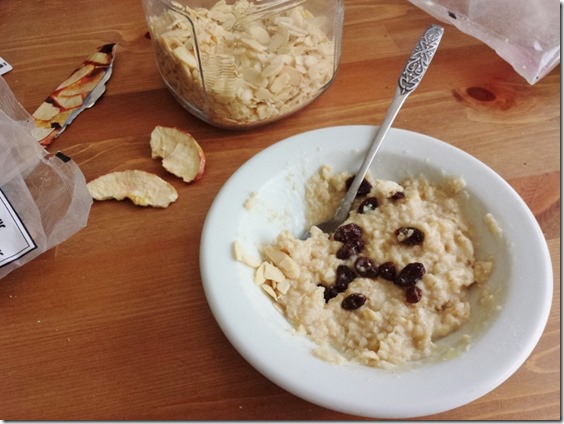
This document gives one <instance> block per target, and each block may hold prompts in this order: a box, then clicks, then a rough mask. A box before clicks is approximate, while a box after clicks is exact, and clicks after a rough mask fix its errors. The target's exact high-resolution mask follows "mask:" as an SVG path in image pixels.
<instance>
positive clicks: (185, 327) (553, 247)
mask: <svg viewBox="0 0 564 424" xmlns="http://www.w3.org/2000/svg"><path fill="white" fill-rule="evenodd" d="M345 5H346V6H345V7H346V9H345V26H344V33H343V54H342V62H341V65H340V69H339V72H338V75H337V78H336V79H335V81H334V83H333V85H332V86H331V87H330V88H329V90H328V91H327V92H326V93H324V94H323V95H322V96H321V97H320V98H319V99H317V100H316V101H315V102H313V103H312V104H311V105H309V106H308V107H306V108H305V109H303V110H302V111H300V112H299V113H296V114H294V115H292V116H290V117H288V118H286V119H284V120H282V121H279V122H277V123H274V124H271V125H268V126H265V127H261V128H257V129H253V130H250V131H244V132H230V131H226V130H221V129H217V128H214V127H211V126H209V125H207V124H205V123H203V122H201V121H199V120H198V119H196V118H195V117H193V116H191V115H190V114H189V113H187V112H186V111H185V110H184V109H183V108H182V107H181V106H179V105H178V104H177V103H176V102H175V100H174V99H173V98H172V96H171V95H170V93H169V92H168V91H167V89H166V88H165V86H164V84H163V82H162V80H161V78H160V76H159V74H158V72H157V69H156V66H155V58H154V55H153V51H152V47H151V41H150V39H149V38H148V36H147V32H148V28H147V25H146V22H145V19H144V15H143V9H142V5H141V1H140V0H119V1H115V0H97V1H93V0H91V1H87V0H77V1H74V2H68V1H62V0H44V1H22V0H2V1H1V2H0V56H1V57H3V58H4V59H5V60H7V61H8V62H9V63H10V64H11V65H12V66H13V68H14V69H13V70H12V71H11V72H9V73H8V74H6V75H5V76H4V78H5V80H6V81H7V83H8V84H9V85H10V87H11V89H12V90H13V92H14V94H15V95H16V97H17V98H18V100H19V101H20V102H21V103H22V105H23V106H24V107H25V108H26V109H27V110H28V111H29V112H33V110H35V108H36V107H37V106H38V105H39V104H40V103H41V102H42V101H43V100H44V99H45V97H46V96H47V95H48V94H49V93H51V91H52V90H53V89H54V88H55V87H56V86H57V85H58V84H59V83H60V82H61V81H62V80H63V79H65V78H66V76H67V75H68V74H69V73H70V72H71V71H72V70H73V69H74V68H76V67H77V66H78V65H79V64H80V63H81V62H82V61H83V60H84V59H85V58H86V57H87V56H89V55H90V54H91V53H92V52H93V51H94V50H95V48H96V47H98V46H100V45H102V44H104V43H113V42H117V43H118V44H119V47H118V50H117V57H116V60H115V64H114V72H113V75H112V78H111V80H110V81H109V83H108V86H107V92H106V94H105V95H104V97H103V98H102V99H101V100H100V101H99V102H98V103H97V104H96V105H95V106H94V107H93V108H92V109H89V110H87V111H85V112H83V113H82V114H81V115H80V116H79V117H78V118H77V119H76V120H75V121H74V122H73V124H72V125H70V126H69V128H68V129H67V130H66V131H65V132H64V133H63V134H62V135H61V137H60V138H58V139H57V140H56V141H55V142H54V143H53V144H52V145H51V147H50V150H51V151H56V150H61V151H63V152H64V153H66V154H67V155H69V156H71V157H72V158H73V159H74V160H75V161H76V162H77V163H78V164H79V165H80V167H81V169H82V171H83V173H84V174H85V176H86V179H87V180H91V179H93V178H95V177H97V176H99V175H101V174H104V173H107V172H110V171H116V170H125V169H132V168H137V169H143V170H146V171H150V172H154V173H156V174H158V175H160V176H162V177H163V178H165V179H166V180H167V181H169V182H170V183H171V184H173V185H174V186H175V188H176V189H177V190H178V192H179V199H178V201H177V202H176V203H174V204H173V205H172V206H170V207H169V208H168V209H166V210H160V209H151V208H140V207H136V206H134V205H133V204H132V203H130V202H128V201H124V202H117V201H107V202H97V203H95V204H94V205H93V207H92V210H91V212H90V217H89V222H88V225H87V227H86V228H84V229H83V230H82V231H80V232H79V233H77V234H76V235H74V236H73V237H71V238H70V239H68V240H67V241H65V242H64V243H62V244H60V245H59V246H57V247H55V248H53V249H51V250H49V251H47V252H45V253H44V254H42V255H41V256H39V257H38V258H36V259H35V260H33V261H32V262H30V263H28V264H27V265H25V266H23V267H22V268H19V269H17V270H16V271H14V272H12V273H11V274H9V275H8V276H7V277H5V278H4V279H2V280H1V281H0V418H2V419H10V420H16V419H18V420H22V419H25V420H39V419H46V420H61V419H71V420H78V419H111V420H117V419H139V420H140V419H159V420H166V419H198V420H200V419H230V420H239V419H244V420H254V419H258V420H264V419H284V420H286V419H299V420H310V419H311V420H326V419H327V420H335V419H339V420H343V419H345V420H349V419H356V418H361V417H353V416H348V415H345V414H342V413H338V412H334V411H332V410H330V409H325V408H322V407H320V406H317V405H314V404H311V403H309V402H307V401H304V400H301V399H300V398H298V397H296V396H294V395H292V394H290V393H288V392H286V391H284V390H283V389H281V388H279V387H278V386H276V385H275V384H273V383H272V382H270V381H269V380H267V379H266V378H265V377H263V376H262V375H261V374H259V373H258V372H257V371H256V370H255V369H254V368H253V367H252V366H251V365H249V364H248V363H247V362H246V361H245V360H244V359H243V358H242V357H241V356H240V355H239V354H238V353H237V351H236V350H235V349H234V348H233V347H232V346H231V345H230V343H229V342H228V341H227V339H226V338H225V336H224V335H223V334H222V332H221V330H220V328H219V327H218V325H217V324H216V322H215V320H214V318H213V316H212V314H211V312H210V309H209V307H208V305H207V303H206V299H205V296H204V292H203V289H202V282H201V278H200V271H199V242H200V235H201V230H202V225H203V222H204V219H205V217H206V214H207V212H208V208H209V207H210V205H211V203H212V201H213V200H214V197H215V195H216V194H217V192H218V191H219V189H220V188H221V186H222V185H223V184H224V183H225V181H226V180H227V178H228V177H229V176H230V175H231V174H232V173H233V172H234V171H235V170H236V169H237V168H238V167H239V166H241V165H242V164H243V163H244V162H245V161H246V160H248V159H249V158H251V157H252V156H253V155H255V154H256V153H258V152H260V151H261V150H263V149H264V148H266V147H268V146H270V145H272V144H273V143H276V142H277V141H279V140H282V139H284V138H286V137H288V136H292V135H295V134H298V133H301V132H303V131H307V130H311V129H315V128H321V127H326V126H332V125H346V124H379V123H380V122H381V120H382V118H383V116H384V113H385V112H386V109H387V107H388V105H389V102H390V99H391V97H392V95H393V92H394V89H395V84H396V81H397V77H398V75H399V71H400V69H401V67H402V66H403V64H404V63H405V60H406V58H407V56H408V54H409V53H410V51H411V49H412V47H413V45H414V43H415V41H416V40H417V39H418V37H419V36H420V34H421V33H422V31H423V29H424V28H425V27H426V26H428V25H429V24H431V23H436V21H435V20H434V19H433V18H432V17H430V16H429V15H427V14H426V13H424V12H423V11H421V10H419V9H417V8H416V7H414V6H413V5H412V4H410V3H409V2H407V1H404V0H345ZM156 125H164V126H177V127H180V128H184V129H186V130H188V131H190V132H191V133H192V135H193V136H194V137H195V138H196V139H197V140H198V141H199V142H200V144H201V145H202V147H203V149H204V151H205V154H206V157H207V168H206V173H205V175H204V177H203V179H202V180H201V181H199V182H198V183H196V184H191V185H186V184H184V183H183V182H182V181H181V180H179V179H175V178H174V177H171V176H170V175H169V174H167V173H166V172H165V171H164V170H163V169H162V167H161V166H160V164H159V162H158V161H154V160H152V159H151V158H150V150H149V147H148V140H149V134H150V132H151V130H152V129H153V128H154V127H155V126H156ZM394 126H395V127H398V128H403V129H407V130H411V131H416V132H420V133H423V134H427V135H430V136H432V137H435V138H438V139H441V140H444V141H446V142H448V143H450V144H452V145H453V146H456V147H459V148H461V149H463V150H464V151H466V152H468V153H470V154H471V155H473V156H475V157H476V158H478V159H479V160H481V161H482V162H484V163H485V164H487V165H488V166H489V167H491V168H492V169H494V170H495V171H496V172H497V173H498V174H500V175H501V176H502V177H503V178H504V179H506V180H507V181H508V182H509V183H510V184H511V185H512V186H513V187H514V188H515V189H516V190H517V192H518V193H519V194H520V195H521V196H522V198H523V199H524V201H525V202H526V203H527V205H528V206H529V207H530V209H531V210H532V212H533V213H534V215H535V217H536V218H537V220H538V222H539V224H540V226H541V228H542V230H543V232H544V235H545V237H546V240H547V243H548V247H549V249H550V252H551V255H552V263H553V271H554V298H553V304H552V310H551V312H550V317H549V321H548V324H547V326H546V329H545V330H544V333H543V335H542V337H541V339H540V342H539V343H538V345H537V346H536V348H535V349H534V351H533V352H532V354H531V355H530V357H529V358H528V360H527V361H526V362H525V363H524V365H523V366H522V367H521V368H520V369H519V370H518V371H517V372H516V373H515V374H514V375H512V376H511V377H510V378H509V379H508V380H506V381H505V382H504V383H503V384H501V385H500V386H499V387H498V388H496V389H495V390H493V391H492V392H490V393H488V394H487V395H485V396H483V397H481V398H479V399H478V400H476V401H474V402H472V403H470V404H468V405H465V406H462V407H459V408H457V409H455V410H452V411H448V412H444V413H441V414H436V415H433V416H429V417H421V418H425V419H436V420H462V419H464V420H482V419H484V420H520V419H534V420H537V419H538V420H540V419H550V420H558V419H560V418H561V412H560V411H561V409H560V284H559V283H560V67H557V68H556V69H555V70H554V71H552V72H551V73H550V74H549V75H547V76H546V77H545V78H543V79H542V80H541V81H540V82H538V83H537V84H535V85H534V86H531V85H529V84H528V83H527V82H526V81H525V80H524V79H523V78H522V77H520V76H519V75H518V74H517V73H516V72H515V71H514V70H513V69H512V67H511V66H510V65H509V64H507V63H506V62H505V61H503V60H502V59H501V58H500V57H499V56H498V55H497V54H496V53H495V51H493V50H492V49H491V48H489V47H488V46H486V45H485V44H483V43H482V42H480V41H478V40H476V39H474V38H472V37H470V36H468V35H465V34H464V33H462V32H460V31H459V30H457V29H456V28H454V27H453V26H450V25H445V35H444V37H443V41H442V43H441V46H440V48H439V51H438V53H437V54H436V56H435V58H434V61H433V64H432V66H431V68H430V70H429V71H428V72H427V74H426V76H425V78H424V80H423V82H422V83H421V85H420V86H419V88H418V89H417V91H416V92H415V93H413V94H412V95H411V96H410V98H409V99H408V101H407V102H406V103H405V105H404V107H403V109H402V110H401V112H400V113H399V115H398V117H397V119H396V121H395V123H394ZM484 189H487V188H484ZM531 283H534V282H531ZM461 384H464V382H461ZM375 418H378V417H375Z"/></svg>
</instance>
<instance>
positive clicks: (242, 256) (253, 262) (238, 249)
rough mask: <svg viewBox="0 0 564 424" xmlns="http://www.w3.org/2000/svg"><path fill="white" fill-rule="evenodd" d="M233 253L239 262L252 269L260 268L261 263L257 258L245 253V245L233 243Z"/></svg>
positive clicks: (237, 242)
mask: <svg viewBox="0 0 564 424" xmlns="http://www.w3.org/2000/svg"><path fill="white" fill-rule="evenodd" d="M233 252H234V254H235V259H236V260H237V261H239V262H241V263H244V264H245V265H248V266H250V267H252V268H258V267H259V266H260V261H259V260H258V259H257V258H255V257H253V256H250V255H248V254H247V252H245V250H244V248H243V245H242V244H241V243H240V242H239V241H238V240H236V241H235V242H234V243H233Z"/></svg>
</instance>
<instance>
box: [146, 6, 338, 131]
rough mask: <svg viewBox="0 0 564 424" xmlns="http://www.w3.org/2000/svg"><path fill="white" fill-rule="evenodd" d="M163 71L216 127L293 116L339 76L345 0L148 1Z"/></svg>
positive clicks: (185, 102)
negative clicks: (336, 75)
mask: <svg viewBox="0 0 564 424" xmlns="http://www.w3.org/2000/svg"><path fill="white" fill-rule="evenodd" d="M143 4H144V8H145V14H146V17H147V22H148V25H149V28H150V33H151V39H152V41H153V46H154V50H155V55H156V59H157V67H158V69H159V72H160V74H161V76H162V78H163V80H164V82H165V83H166V85H167V86H168V88H169V89H170V91H171V92H172V93H173V95H174V97H175V98H176V99H177V101H178V102H179V103H180V104H181V105H182V106H184V107H185V108H186V109H187V110H188V111H189V112H191V113H192V114H193V115H195V116H197V117H198V118H200V119H202V120H204V121H205V122H208V123H210V124H212V125H214V126H217V127H221V128H228V129H244V128H249V127H253V126H257V125H261V124H266V123H269V122H272V121H275V120H278V119H281V118H283V117H286V116H288V115H290V114H292V113H294V112H296V111H298V110H300V109H302V108H303V107H305V106H306V105H308V104H309V103H311V102H312V101H313V100H314V99H316V98H317V97H318V96H319V95H320V94H322V93H323V92H324V91H325V90H326V89H327V88H328V87H329V85H330V84H331V82H332V81H333V79H334V77H335V74H336V71H337V68H338V64H339V60H340V55H341V33H342V26H343V15H344V6H343V1H342V0H298V1H296V0H262V1H256V0H255V1H253V0H235V1H225V0H220V1H216V0H212V1H205V0H200V1H195V0H192V1H189V0H183V1H180V0H179V1H171V0H143Z"/></svg>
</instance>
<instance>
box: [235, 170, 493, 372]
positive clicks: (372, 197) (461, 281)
mask: <svg viewBox="0 0 564 424" xmlns="http://www.w3.org/2000/svg"><path fill="white" fill-rule="evenodd" d="M352 178H353V176H351V175H350V174H348V173H346V172H345V173H339V174H334V173H332V171H331V169H330V167H328V166H322V167H321V168H320V169H319V170H318V172H316V173H315V174H313V176H311V177H310V178H309V180H308V181H307V184H306V187H305V203H306V214H307V221H308V222H309V223H315V222H322V221H324V220H325V219H327V218H329V217H330V216H331V215H332V214H333V213H334V210H335V209H336V208H337V206H338V202H339V201H340V199H342V197H343V196H344V193H345V191H346V190H347V188H348V184H349V183H350V182H351V181H352ZM464 185H465V182H464V180H463V179H461V178H445V179H444V181H442V183H440V184H432V183H430V182H429V181H428V180H427V179H425V178H424V177H423V176H418V177H411V178H408V179H406V180H404V181H402V182H401V183H400V184H398V183H396V182H393V181H387V180H381V179H374V178H372V177H371V176H367V178H366V179H365V180H364V181H363V184H362V185H361V187H360V189H359V192H358V195H357V198H356V200H355V202H354V204H353V207H352V209H351V213H350V215H349V218H348V219H347V220H346V221H345V222H344V223H343V224H342V225H341V226H340V227H339V228H338V229H337V230H336V231H335V233H334V234H325V233H323V232H322V231H321V230H319V229H318V228H317V227H315V226H313V227H311V231H310V237H309V238H308V239H307V240H300V239H298V238H296V237H295V236H294V235H293V234H292V233H291V232H290V231H288V230H283V231H282V232H280V234H279V235H278V236H277V237H276V238H275V239H274V240H273V241H272V243H269V244H265V245H263V246H261V247H260V252H261V257H262V262H260V261H255V263H254V264H251V265H254V266H256V271H255V276H254V282H255V284H257V285H260V286H261V287H262V288H263V290H264V291H265V292H266V293H267V294H268V295H269V296H270V297H271V298H272V300H273V301H274V302H275V304H274V306H275V307H276V308H277V309H278V310H279V311H280V312H281V313H282V314H283V315H284V316H285V317H286V318H287V319H288V321H289V322H290V323H291V324H292V326H293V327H294V328H295V329H296V331H297V332H298V333H301V334H305V335H307V336H308V337H310V338H311V339H312V340H314V341H315V342H316V343H317V345H318V346H317V348H316V349H314V353H315V354H316V355H317V356H319V357H321V358H324V359H327V360H329V361H334V362H342V361H344V360H347V359H350V360H354V361H357V362H360V363H362V364H365V365H368V366H375V367H383V368H391V367H394V366H396V365H403V364H406V363H409V362H412V361H418V360H422V359H425V358H428V357H429V356H431V355H432V354H433V352H434V347H435V342H436V341H437V340H440V339H441V338H443V337H445V336H447V335H449V334H451V333H453V332H454V331H456V330H458V329H459V328H460V327H461V326H462V325H463V324H464V323H465V322H466V321H468V319H469V317H470V314H471V313H472V311H471V306H470V301H469V298H468V296H467V292H468V291H469V290H471V289H472V290H475V291H479V292H481V293H487V292H488V288H487V287H486V283H487V280H488V277H489V274H490V271H491V269H492V267H493V263H494V259H493V258H489V259H488V260H477V259H476V256H475V249H474V242H473V239H472V237H473V236H472V229H471V226H470V225H469V224H468V222H467V220H466V218H465V217H464V213H463V211H462V209H461V206H460V204H459V200H458V197H459V196H463V195H464ZM238 249H239V248H238ZM239 258H240V259H242V260H244V259H245V255H239ZM267 268H268V271H267V272H265V270H266V269H267ZM249 283H250V282H249ZM484 298H486V297H484Z"/></svg>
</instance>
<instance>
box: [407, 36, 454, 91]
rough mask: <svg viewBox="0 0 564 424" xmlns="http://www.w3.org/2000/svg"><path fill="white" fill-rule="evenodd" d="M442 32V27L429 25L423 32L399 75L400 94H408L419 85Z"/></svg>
mask: <svg viewBox="0 0 564 424" xmlns="http://www.w3.org/2000/svg"><path fill="white" fill-rule="evenodd" d="M443 32H444V29H443V28H442V27H440V26H438V25H431V26H430V27H429V28H427V30H426V31H425V32H424V33H423V35H422V36H421V38H420V39H419V41H418V42H417V44H416V45H415V48H414V49H413V51H412V52H411V56H409V59H408V60H407V63H406V64H405V67H404V68H403V71H402V73H401V75H400V77H399V81H398V87H399V89H400V93H401V94H409V93H410V92H412V91H413V90H415V88H416V87H417V86H418V85H419V83H420V82H421V79H423V75H424V74H425V71H426V70H427V68H428V67H429V65H430V64H431V59H433V56H434V55H435V52H436V51H437V48H438V47H439V43H440V41H441V38H442V36H443Z"/></svg>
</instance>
